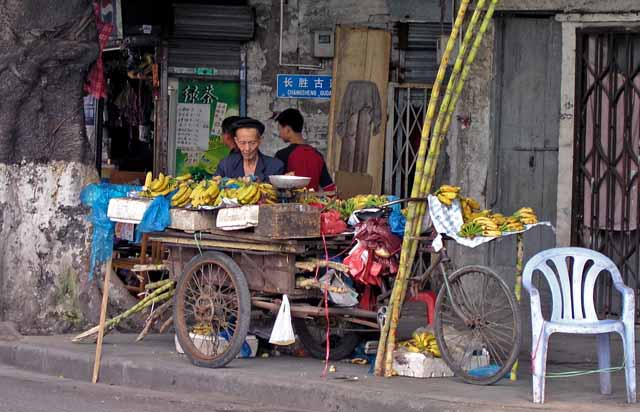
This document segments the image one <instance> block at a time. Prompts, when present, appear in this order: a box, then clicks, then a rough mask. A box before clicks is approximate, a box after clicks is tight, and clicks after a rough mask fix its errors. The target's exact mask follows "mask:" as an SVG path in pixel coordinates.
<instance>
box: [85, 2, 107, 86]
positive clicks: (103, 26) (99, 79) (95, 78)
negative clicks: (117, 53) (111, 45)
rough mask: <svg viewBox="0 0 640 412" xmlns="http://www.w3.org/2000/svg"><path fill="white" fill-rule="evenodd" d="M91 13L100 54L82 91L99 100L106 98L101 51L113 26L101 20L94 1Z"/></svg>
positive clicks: (98, 6)
mask: <svg viewBox="0 0 640 412" xmlns="http://www.w3.org/2000/svg"><path fill="white" fill-rule="evenodd" d="M93 13H94V14H95V16H96V28H97V29H98V45H99V47H100V52H99V54H98V59H97V60H96V62H95V63H94V65H93V66H92V67H91V70H90V71H89V75H88V76H87V82H86V83H85V85H84V91H85V92H87V93H89V94H90V95H92V96H94V97H96V98H98V99H99V98H102V97H107V84H106V82H105V79H104V62H103V61H102V50H104V48H105V47H106V45H107V42H108V41H109V36H111V32H112V31H113V25H112V24H111V23H106V22H104V21H103V20H102V15H101V13H100V5H99V4H98V2H95V1H94V2H93Z"/></svg>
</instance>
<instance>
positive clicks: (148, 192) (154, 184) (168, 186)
mask: <svg viewBox="0 0 640 412" xmlns="http://www.w3.org/2000/svg"><path fill="white" fill-rule="evenodd" d="M177 184H178V180H177V179H173V178H172V177H171V176H165V175H164V174H162V173H160V174H159V175H158V178H157V179H154V178H153V174H152V173H151V172H149V173H147V176H146V178H145V180H144V187H143V188H142V192H140V196H142V197H158V196H165V195H168V194H169V193H171V192H172V191H174V190H175V189H176V187H177Z"/></svg>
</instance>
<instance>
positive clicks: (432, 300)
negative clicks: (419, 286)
mask: <svg viewBox="0 0 640 412" xmlns="http://www.w3.org/2000/svg"><path fill="white" fill-rule="evenodd" d="M409 302H422V303H424V304H425V305H427V325H429V326H431V325H433V321H434V319H435V315H436V294H435V293H433V292H432V291H430V290H427V291H424V292H419V293H418V294H417V295H415V296H411V297H410V298H409Z"/></svg>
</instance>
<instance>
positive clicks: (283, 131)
mask: <svg viewBox="0 0 640 412" xmlns="http://www.w3.org/2000/svg"><path fill="white" fill-rule="evenodd" d="M275 120H276V122H277V123H278V133H279V135H280V138H281V139H282V140H284V141H285V142H286V143H289V146H287V147H285V148H284V149H282V150H279V151H278V152H277V153H276V156H275V157H276V158H277V159H280V160H281V161H282V162H283V163H284V166H285V171H286V172H287V173H293V174H295V175H296V176H305V177H310V178H311V181H310V182H309V184H308V185H307V187H308V188H309V189H314V190H316V191H317V190H320V189H322V190H324V191H327V192H331V191H335V190H336V186H335V184H334V183H333V180H332V179H331V176H330V175H329V171H328V170H327V165H326V163H325V162H324V158H323V157H322V155H321V154H320V152H318V151H317V150H316V149H314V148H313V147H311V146H309V145H308V144H306V143H305V142H304V138H303V137H302V127H303V126H304V118H303V117H302V114H300V112H299V111H298V110H296V109H286V110H284V111H283V112H281V113H280V114H279V115H278V116H277V117H276V119H275Z"/></svg>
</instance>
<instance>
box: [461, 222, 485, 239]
mask: <svg viewBox="0 0 640 412" xmlns="http://www.w3.org/2000/svg"><path fill="white" fill-rule="evenodd" d="M483 231H484V229H483V228H482V226H481V225H480V223H476V222H474V221H469V222H467V223H465V224H463V225H462V226H461V227H460V231H459V232H458V236H460V237H466V238H469V239H473V238H474V237H476V236H480V235H482V232H483Z"/></svg>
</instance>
